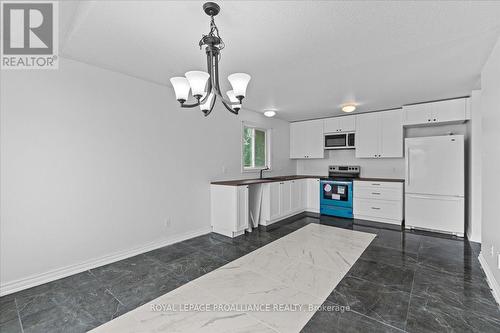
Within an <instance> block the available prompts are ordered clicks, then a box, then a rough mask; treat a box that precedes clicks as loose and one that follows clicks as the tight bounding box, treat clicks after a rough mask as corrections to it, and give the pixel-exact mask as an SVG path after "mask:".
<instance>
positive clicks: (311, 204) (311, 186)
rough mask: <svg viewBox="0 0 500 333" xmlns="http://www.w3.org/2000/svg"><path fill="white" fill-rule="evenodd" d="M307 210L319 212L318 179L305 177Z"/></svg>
mask: <svg viewBox="0 0 500 333" xmlns="http://www.w3.org/2000/svg"><path fill="white" fill-rule="evenodd" d="M307 210H309V211H311V212H314V213H319V179H307Z"/></svg>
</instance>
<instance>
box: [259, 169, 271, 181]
mask: <svg viewBox="0 0 500 333" xmlns="http://www.w3.org/2000/svg"><path fill="white" fill-rule="evenodd" d="M265 170H269V167H268V166H266V167H265V168H264V169H260V179H262V171H265Z"/></svg>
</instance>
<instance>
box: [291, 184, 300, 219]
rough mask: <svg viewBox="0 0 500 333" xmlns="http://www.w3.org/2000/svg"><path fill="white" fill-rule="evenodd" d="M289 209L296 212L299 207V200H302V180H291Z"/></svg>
mask: <svg viewBox="0 0 500 333" xmlns="http://www.w3.org/2000/svg"><path fill="white" fill-rule="evenodd" d="M290 183H291V197H292V198H291V211H292V212H296V211H299V210H300V209H301V201H302V186H301V184H302V181H301V180H300V179H298V180H292V181H291V182H290Z"/></svg>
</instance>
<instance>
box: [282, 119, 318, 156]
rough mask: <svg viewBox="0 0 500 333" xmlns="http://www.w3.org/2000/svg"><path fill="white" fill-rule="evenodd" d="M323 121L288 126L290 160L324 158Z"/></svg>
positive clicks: (301, 122)
mask: <svg viewBox="0 0 500 333" xmlns="http://www.w3.org/2000/svg"><path fill="white" fill-rule="evenodd" d="M323 139H324V137H323V119H318V120H308V121H299V122H296V123H291V124H290V158H324V157H325V151H324V148H323Z"/></svg>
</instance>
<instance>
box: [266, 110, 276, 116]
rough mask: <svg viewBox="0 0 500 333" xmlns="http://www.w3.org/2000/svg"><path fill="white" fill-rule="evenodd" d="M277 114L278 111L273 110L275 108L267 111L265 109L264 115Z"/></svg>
mask: <svg viewBox="0 0 500 333" xmlns="http://www.w3.org/2000/svg"><path fill="white" fill-rule="evenodd" d="M275 115H276V111H273V110H267V111H264V116H266V117H269V118H271V117H274V116H275Z"/></svg>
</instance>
